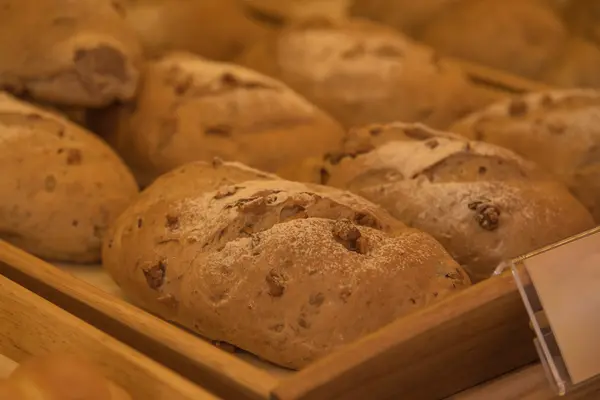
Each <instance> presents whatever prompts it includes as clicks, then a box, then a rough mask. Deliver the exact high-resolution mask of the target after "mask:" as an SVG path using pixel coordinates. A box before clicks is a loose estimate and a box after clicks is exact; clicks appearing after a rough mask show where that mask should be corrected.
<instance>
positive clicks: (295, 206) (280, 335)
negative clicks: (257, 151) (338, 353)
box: [103, 163, 470, 368]
mask: <svg viewBox="0 0 600 400" xmlns="http://www.w3.org/2000/svg"><path fill="white" fill-rule="evenodd" d="M198 166H199V167H198ZM214 168H215V172H214V173H215V174H216V175H217V176H219V175H221V176H226V177H227V178H228V182H226V185H225V186H221V187H219V188H217V189H215V186H214V183H216V182H217V180H218V178H217V180H213V179H211V178H210V175H211V171H210V169H209V168H207V167H206V166H205V165H202V163H195V164H190V165H186V166H184V167H181V169H180V170H176V171H173V172H171V174H169V175H168V176H164V177H162V178H160V179H158V180H157V181H156V182H155V183H154V184H152V185H151V186H150V187H149V188H148V189H147V190H146V191H145V193H144V194H142V196H141V197H140V199H139V200H138V202H136V203H135V204H133V205H132V206H131V207H130V208H129V209H128V210H127V211H125V212H124V213H123V214H122V215H121V216H120V217H119V219H118V220H117V222H116V223H115V224H114V226H113V227H112V229H111V233H110V234H109V237H108V240H106V241H105V244H104V251H103V265H104V267H105V268H106V269H107V270H108V272H109V273H110V275H111V276H112V277H113V278H114V279H115V281H116V282H117V283H118V284H119V285H120V286H121V288H122V289H123V290H124V291H125V293H127V295H128V296H129V297H130V298H131V299H132V300H134V301H136V302H137V303H138V304H140V305H141V306H143V307H145V308H147V309H149V310H151V311H152V312H154V313H157V314H158V315H160V316H162V317H163V318H165V319H167V320H170V321H175V322H177V323H179V324H181V325H183V326H185V327H187V328H189V329H192V330H193V331H195V332H197V333H200V334H202V335H204V336H205V337H207V338H209V339H211V340H216V341H220V342H227V343H230V344H232V345H234V346H236V347H238V348H241V349H244V350H246V351H249V352H251V353H254V354H256V355H258V356H260V357H262V358H264V359H266V360H269V361H271V362H274V363H276V364H279V365H282V366H285V367H289V368H301V367H303V366H305V365H307V364H309V363H310V362H312V361H314V360H315V359H317V358H319V357H322V356H324V355H326V354H328V353H330V352H332V351H334V350H335V349H337V348H339V347H340V346H343V345H345V344H348V343H350V342H352V341H354V340H356V339H358V338H360V337H362V336H364V335H366V334H368V333H370V332H373V331H375V330H377V329H379V328H381V327H382V326H384V325H386V324H388V323H390V322H392V321H393V320H394V319H397V318H399V317H402V316H403V315H406V314H407V313H409V312H411V311H413V310H415V309H417V308H419V307H422V306H425V305H427V304H429V303H431V302H432V301H435V300H436V299H440V298H442V297H444V296H446V295H449V294H451V293H453V292H455V291H458V290H459V289H461V288H464V287H466V286H468V285H469V283H470V282H469V279H468V277H467V275H466V273H465V272H464V271H463V270H462V268H461V267H460V266H458V264H456V263H455V262H454V260H452V259H451V258H450V256H449V255H448V254H447V253H446V251H445V250H444V249H443V247H442V246H441V245H440V244H439V243H437V242H436V241H435V240H434V239H433V238H431V237H430V236H429V235H427V234H425V233H422V232H420V231H417V230H415V229H411V228H408V227H406V226H405V225H403V224H402V223H400V222H398V221H396V220H395V219H393V218H392V217H391V216H389V214H387V213H386V212H384V211H383V210H381V209H380V208H378V207H377V206H375V205H373V204H371V203H369V202H368V201H366V200H364V199H361V198H359V197H358V196H355V195H353V194H351V193H348V192H343V191H339V190H336V189H333V188H328V187H324V186H318V185H310V184H301V183H296V182H290V181H285V180H281V179H276V177H272V176H268V175H267V176H265V175H264V174H261V173H260V172H258V171H254V172H253V171H252V170H249V169H247V167H243V166H240V165H237V164H232V163H224V164H217V165H215V166H214ZM240 169H242V170H240ZM236 170H237V171H236ZM253 174H254V175H256V178H253V177H252V175H253ZM182 176H186V177H187V178H188V179H189V182H190V184H191V183H192V182H193V181H195V180H197V179H198V178H199V179H201V180H203V182H205V183H202V184H200V186H199V187H197V188H196V189H190V188H189V187H188V186H186V185H181V184H173V179H176V180H178V181H179V182H182V180H183V178H182ZM248 179H254V180H248ZM256 179H258V180H256ZM207 182H213V183H207ZM202 187H204V188H206V190H205V191H203V190H202ZM164 193H168V196H166V197H161V196H160V195H161V194H164Z"/></svg>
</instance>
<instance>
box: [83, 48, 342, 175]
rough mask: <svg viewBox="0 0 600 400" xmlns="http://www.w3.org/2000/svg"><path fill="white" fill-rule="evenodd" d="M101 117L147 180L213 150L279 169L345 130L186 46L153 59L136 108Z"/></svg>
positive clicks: (281, 91)
mask: <svg viewBox="0 0 600 400" xmlns="http://www.w3.org/2000/svg"><path fill="white" fill-rule="evenodd" d="M97 119H98V120H99V121H100V123H101V124H105V126H99V125H96V128H97V130H98V131H100V132H113V133H114V136H113V137H112V138H108V140H109V142H112V143H113V144H114V145H115V147H116V148H117V149H118V150H119V151H120V152H121V154H122V155H123V157H124V158H125V160H126V161H127V162H128V163H129V164H130V165H131V166H132V168H133V171H134V173H135V174H136V176H137V177H138V181H139V182H140V183H141V184H142V185H147V184H148V183H150V182H151V181H152V180H153V179H154V178H156V177H157V176H159V175H161V174H163V173H165V172H167V171H169V170H171V169H173V168H175V167H178V166H180V165H182V164H185V163H187V162H191V161H197V160H204V161H210V160H211V159H212V158H213V157H220V158H223V159H224V160H237V161H240V162H243V163H245V164H248V165H251V166H253V167H256V168H261V169H263V170H268V171H271V172H278V171H280V170H283V169H286V168H288V167H289V166H295V165H296V164H299V163H301V162H302V160H303V159H304V158H307V157H310V156H313V155H317V154H322V153H323V152H324V151H328V150H329V149H332V148H334V147H335V146H337V145H338V144H339V141H340V139H341V138H342V136H343V130H342V128H341V126H339V125H338V123H337V122H335V121H334V120H333V119H332V118H331V117H329V116H328V115H327V114H325V113H324V112H322V111H320V110H319V109H318V108H316V107H315V106H314V105H312V104H310V103H309V102H308V101H306V100H305V99H304V98H302V97H301V96H300V95H298V94H296V93H295V92H294V91H292V90H291V89H289V88H287V87H286V86H285V85H284V84H282V83H281V82H278V81H276V80H274V79H271V78H269V77H266V76H264V75H261V74H259V73H257V72H254V71H251V70H248V69H246V68H243V67H239V66H237V65H234V64H228V63H218V62H213V61H209V60H206V59H202V58H199V57H195V56H193V55H189V54H183V53H177V54H175V53H174V54H170V55H168V56H166V57H164V58H162V59H160V60H158V61H155V62H152V63H151V64H150V65H149V66H148V69H147V74H146V76H145V79H144V82H143V85H142V87H141V91H140V94H139V97H138V100H137V104H136V105H135V107H133V108H132V107H129V106H127V105H125V106H122V107H117V108H116V109H114V110H112V111H108V112H106V113H100V114H99V117H98V118H97ZM111 122H112V124H111ZM106 124H108V126H106ZM92 125H95V124H94V122H93V121H92Z"/></svg>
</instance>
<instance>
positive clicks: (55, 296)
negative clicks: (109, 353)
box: [0, 241, 536, 400]
mask: <svg viewBox="0 0 600 400" xmlns="http://www.w3.org/2000/svg"><path fill="white" fill-rule="evenodd" d="M69 271H70V272H75V273H77V274H78V275H79V276H80V277H81V279H80V278H77V277H75V276H74V275H72V274H71V273H69V272H66V271H63V270H62V269H59V268H57V267H55V266H53V265H50V264H48V263H46V262H44V261H42V260H39V259H38V258H36V257H34V256H32V255H30V254H27V253H25V252H23V251H21V250H19V249H17V248H15V247H13V246H11V245H9V244H7V243H6V242H2V241H0V274H2V275H4V276H6V277H8V278H10V279H12V280H14V281H15V282H18V283H19V284H22V285H24V286H26V287H28V288H29V289H31V290H32V291H34V292H36V293H38V294H40V295H42V296H43V297H45V298H46V299H49V300H50V301H52V302H53V303H55V304H57V305H58V306H60V307H61V308H63V309H65V310H67V311H69V312H71V313H73V314H75V315H77V316H79V317H80V318H82V319H84V320H86V321H87V322H89V323H91V324H92V325H95V326H96V327H98V328H100V329H101V330H103V331H105V332H107V333H108V334H110V335H112V336H114V337H116V338H118V339H120V340H122V341H123V342H125V343H127V344H128V345H130V346H131V347H134V348H135V349H137V350H139V351H141V352H143V353H145V354H147V355H150V356H151V357H152V358H154V359H155V360H157V361H158V362H160V363H162V364H164V365H165V366H167V367H169V368H171V369H173V370H175V371H177V372H179V373H180V374H182V375H184V376H185V377H187V378H188V379H190V380H192V381H194V382H196V383H198V384H200V385H201V386H202V387H206V388H207V389H208V390H210V391H212V392H214V393H216V394H217V395H219V396H220V397H223V398H225V399H236V400H237V399H281V400H297V399H298V400H299V399H311V400H312V399H328V400H329V399H348V400H352V399H365V398H370V399H388V398H408V399H423V400H427V399H441V398H445V397H448V396H451V395H453V394H455V393H458V392H460V391H463V390H465V389H468V388H471V387H473V386H476V385H477V384H480V383H483V382H485V381H487V380H489V379H492V378H495V377H497V376H499V375H501V374H503V373H505V372H507V371H510V370H514V369H516V368H519V367H522V366H524V365H527V364H529V363H531V362H532V361H534V360H535V359H536V353H535V349H534V347H533V343H532V339H533V334H532V333H531V332H530V330H529V327H528V318H527V315H526V313H525V310H524V307H523V306H522V304H521V299H520V296H519V294H518V291H517V288H516V287H515V285H514V283H513V279H512V277H511V276H508V275H506V276H499V277H495V278H492V279H490V280H488V281H485V282H482V283H480V284H477V285H475V286H473V287H472V288H469V289H467V290H465V291H463V292H461V293H459V294H457V295H455V296H452V297H450V298H447V299H445V300H444V301H441V302H439V303H438V304H436V305H434V306H432V307H429V308H427V309H424V310H421V311H419V312H417V313H414V314H412V315H410V316H408V317H407V318H403V319H401V320H398V321H396V322H394V323H392V324H390V325H389V326H387V327H386V328H384V329H382V330H380V331H379V332H376V333H375V334H373V335H371V336H368V337H366V338H364V339H363V340H361V341H359V342H357V343H355V344H352V345H350V346H348V347H347V348H345V350H344V351H339V352H337V353H335V354H333V355H331V356H329V357H326V358H325V359H323V360H321V361H319V362H317V363H315V364H313V365H311V366H309V367H308V368H306V369H304V370H302V371H300V372H296V373H287V374H286V373H284V372H283V370H280V369H275V368H273V367H269V366H268V364H266V363H262V364H257V363H251V362H248V361H247V359H245V360H241V359H239V358H236V357H234V356H233V355H231V354H228V353H226V352H224V351H222V350H220V349H218V348H216V347H214V346H212V345H211V344H209V343H207V342H205V341H203V340H202V339H200V338H198V337H197V336H195V335H192V334H189V333H187V332H186V331H184V330H183V329H180V328H177V327H175V326H173V325H171V324H169V323H167V322H164V321H162V320H160V319H159V318H156V317H154V316H152V315H150V314H148V313H146V312H144V311H142V310H140V309H139V308H136V307H135V306H133V305H131V304H129V303H128V302H127V301H126V300H124V299H122V298H121V297H119V295H118V290H117V289H116V288H115V287H114V286H112V285H110V281H109V280H107V279H106V276H105V275H103V273H102V272H101V270H100V269H97V268H93V267H87V268H79V269H78V268H76V267H70V268H69ZM84 279H85V280H87V281H88V282H92V283H91V284H90V283H88V282H85V281H84ZM107 282H109V284H107ZM94 285H98V286H100V287H104V288H105V289H102V288H100V287H97V286H94ZM253 364H254V365H253ZM432 383H435V384H432Z"/></svg>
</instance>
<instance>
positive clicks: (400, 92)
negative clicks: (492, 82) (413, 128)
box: [238, 19, 496, 128]
mask: <svg viewBox="0 0 600 400" xmlns="http://www.w3.org/2000/svg"><path fill="white" fill-rule="evenodd" d="M238 62H239V63H240V64H242V65H245V66H247V67H249V68H253V69H256V70H257V71H260V72H262V73H265V74H267V75H270V76H272V77H274V78H276V79H279V80H281V81H283V82H284V83H285V84H287V85H289V86H290V87H291V88H292V89H294V90H297V91H298V92H299V93H300V94H302V95H303V96H305V97H306V98H307V99H308V100H310V101H312V102H313V103H314V104H316V105H317V106H318V107H320V108H321V109H323V110H325V111H326V112H328V113H330V114H331V115H332V116H333V117H334V118H336V119H337V120H338V121H340V122H341V123H342V124H343V125H344V126H345V127H354V126H362V125H365V124H370V123H373V122H380V123H384V122H393V121H397V120H401V121H407V122H423V123H427V124H429V125H432V126H436V127H439V128H447V127H448V125H449V124H450V123H452V122H453V121H455V120H456V119H458V118H460V117H462V116H464V115H466V114H468V113H470V112H472V111H474V110H476V109H478V108H481V107H482V106H484V105H486V104H488V102H489V101H490V99H495V96H496V94H490V93H487V92H484V91H482V90H481V89H479V88H476V87H475V86H474V85H472V84H471V83H470V82H469V81H468V80H467V77H466V75H465V74H464V73H463V71H462V70H461V69H460V68H458V67H456V66H455V65H450V64H448V63H447V62H445V61H444V60H441V59H440V58H439V57H438V56H437V55H436V54H435V53H434V51H433V50H432V49H430V48H427V47H424V46H421V45H419V44H417V43H415V42H413V41H412V40H410V39H409V38H407V37H405V36H403V35H402V34H401V33H399V32H396V31H394V30H393V29H391V28H387V27H385V26H381V25H377V24H375V23H371V22H368V21H362V20H350V21H337V22H334V21H326V20H321V19H318V20H312V19H311V20H306V21H303V22H299V23H296V24H292V25H290V26H289V27H286V28H284V29H283V30H281V32H279V33H278V34H275V35H271V36H270V37H268V38H266V39H264V40H262V41H259V42H257V43H256V44H254V45H252V46H249V47H248V49H247V50H246V51H245V52H244V53H243V54H242V56H241V57H240V58H239V59H238Z"/></svg>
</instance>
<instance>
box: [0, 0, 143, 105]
mask: <svg viewBox="0 0 600 400" xmlns="http://www.w3.org/2000/svg"><path fill="white" fill-rule="evenodd" d="M140 56H141V49H140V47H139V43H138V41H137V38H136V36H135V33H134V32H133V30H131V29H130V28H129V27H128V26H127V25H126V24H125V22H124V21H123V20H122V18H121V16H120V15H119V13H118V12H117V10H116V9H115V8H114V7H113V6H111V2H110V1H108V0H102V1H97V0H80V1H75V2H73V1H70V0H44V1H38V0H5V1H3V2H2V12H0V89H6V90H10V91H12V92H15V93H18V94H28V95H31V96H32V97H33V98H35V99H36V100H38V101H47V102H50V103H57V104H65V105H77V106H86V107H99V106H105V105H107V104H110V103H112V102H114V101H116V100H128V99H131V98H132V97H133V96H134V94H135V90H136V87H137V81H138V76H139V71H138V68H139V63H140Z"/></svg>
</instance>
